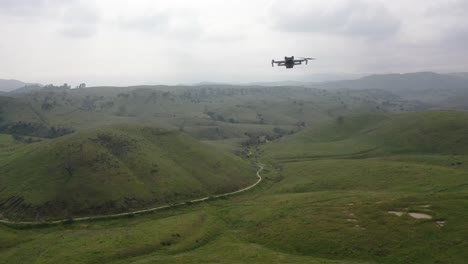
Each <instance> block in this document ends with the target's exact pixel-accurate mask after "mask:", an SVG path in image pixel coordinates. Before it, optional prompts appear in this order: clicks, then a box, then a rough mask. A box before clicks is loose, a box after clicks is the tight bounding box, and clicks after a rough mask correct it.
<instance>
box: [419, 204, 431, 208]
mask: <svg viewBox="0 0 468 264" xmlns="http://www.w3.org/2000/svg"><path fill="white" fill-rule="evenodd" d="M418 207H421V208H429V207H431V205H430V204H425V205H420V206H418Z"/></svg>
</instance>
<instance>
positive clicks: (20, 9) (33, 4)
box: [0, 0, 76, 18]
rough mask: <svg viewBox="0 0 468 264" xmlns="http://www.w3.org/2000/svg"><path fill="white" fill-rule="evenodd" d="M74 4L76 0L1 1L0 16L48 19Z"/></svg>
mask: <svg viewBox="0 0 468 264" xmlns="http://www.w3.org/2000/svg"><path fill="white" fill-rule="evenodd" d="M75 2H76V0H63V1H60V0H1V1H0V15H3V16H10V17H23V18H28V17H29V18H34V17H44V18H48V17H51V14H53V13H56V12H57V11H58V10H59V9H60V8H62V7H63V6H67V5H70V4H73V3H75Z"/></svg>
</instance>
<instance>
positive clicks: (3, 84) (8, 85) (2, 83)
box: [0, 79, 42, 93]
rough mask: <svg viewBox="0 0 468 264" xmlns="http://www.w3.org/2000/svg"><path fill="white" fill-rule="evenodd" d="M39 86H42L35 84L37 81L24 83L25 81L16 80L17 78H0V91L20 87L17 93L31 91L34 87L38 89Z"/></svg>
mask: <svg viewBox="0 0 468 264" xmlns="http://www.w3.org/2000/svg"><path fill="white" fill-rule="evenodd" d="M25 86H26V87H25ZM27 87H29V88H27ZM40 87H42V85H40V84H37V83H25V82H22V81H18V80H6V79H0V92H13V91H15V90H18V89H21V90H19V93H21V92H27V91H31V90H35V89H40ZM23 88H25V89H23Z"/></svg>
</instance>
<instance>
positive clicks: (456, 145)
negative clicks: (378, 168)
mask: <svg viewBox="0 0 468 264" xmlns="http://www.w3.org/2000/svg"><path fill="white" fill-rule="evenodd" d="M264 151H265V157H268V158H273V159H294V158H301V159H307V158H309V159H313V158H325V157H327V156H328V157H330V156H336V155H341V156H342V157H352V156H363V155H367V154H366V153H369V152H372V153H373V154H372V155H377V154H378V155H390V154H398V153H406V154H407V153H413V154H424V153H427V154H433V153H439V154H454V155H456V154H462V155H465V154H468V113H466V112H453V111H432V112H417V113H403V114H394V115H384V114H380V115H376V114H367V115H358V116H348V117H343V118H336V119H335V120H334V121H331V122H329V123H328V124H326V125H322V126H317V127H311V128H308V129H306V130H304V131H301V132H300V133H298V134H295V135H292V136H289V137H285V138H282V139H280V140H279V141H277V142H276V143H275V144H270V145H266V146H265V147H264Z"/></svg>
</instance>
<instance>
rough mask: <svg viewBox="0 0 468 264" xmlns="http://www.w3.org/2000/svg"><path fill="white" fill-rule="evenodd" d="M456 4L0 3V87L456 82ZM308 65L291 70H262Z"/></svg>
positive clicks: (461, 34) (464, 8)
mask: <svg viewBox="0 0 468 264" xmlns="http://www.w3.org/2000/svg"><path fill="white" fill-rule="evenodd" d="M467 14H468V0H385V1H384V0H323V1H322V0H321V1H319V0H287V1H286V0H248V1H247V0H245V1H243V0H237V1H221V0H186V1H182V0H166V1H162V0H161V1H156V0H147V1H145V0H133V1H130V0H128V1H124V0H97V1H87V0H0V78H4V79H7V78H8V79H9V78H14V79H19V80H23V81H29V82H41V83H55V84H61V83H64V82H67V83H71V84H73V85H76V84H78V83H79V82H86V83H87V84H88V85H105V84H107V85H131V84H158V83H167V84H177V83H191V82H199V81H218V82H250V81H277V80H307V79H309V78H310V76H312V75H314V74H318V73H388V72H413V71H428V70H431V71H439V72H448V71H468V63H467V62H468V50H467V49H466V47H468V16H467ZM286 55H288V56H289V55H295V56H312V57H316V58H318V60H317V61H314V62H310V63H309V65H308V66H304V67H296V68H294V69H293V70H286V69H285V68H276V67H275V68H271V64H270V62H271V59H273V58H274V59H281V58H282V57H284V56H286Z"/></svg>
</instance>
